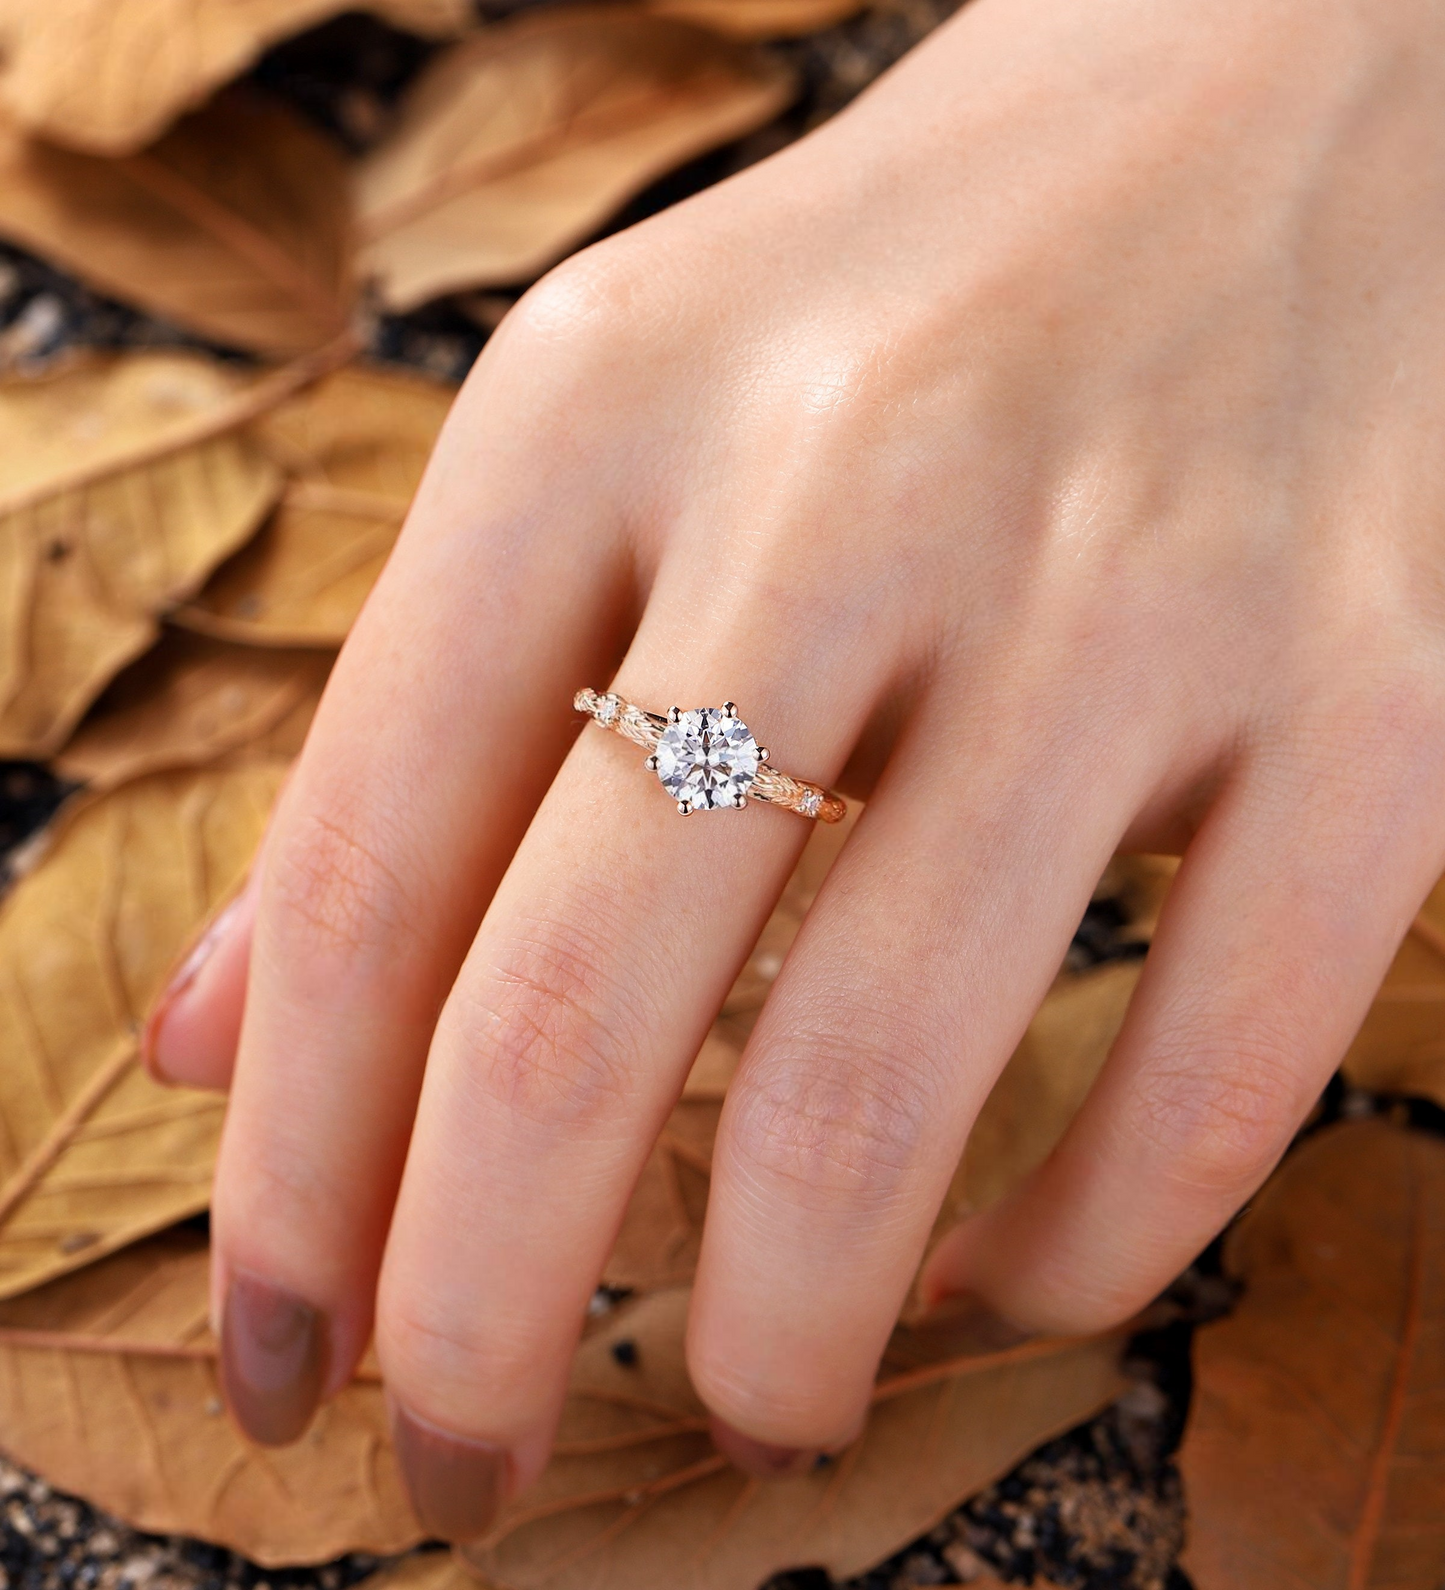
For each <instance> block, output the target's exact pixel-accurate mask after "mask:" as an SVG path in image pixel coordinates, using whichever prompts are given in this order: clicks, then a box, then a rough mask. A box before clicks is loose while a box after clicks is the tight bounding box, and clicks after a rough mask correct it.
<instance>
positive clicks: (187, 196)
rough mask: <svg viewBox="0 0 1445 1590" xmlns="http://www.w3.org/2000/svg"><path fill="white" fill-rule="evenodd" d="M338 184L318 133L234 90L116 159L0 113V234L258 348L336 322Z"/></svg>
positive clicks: (312, 341) (133, 298) (332, 332)
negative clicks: (35, 133)
mask: <svg viewBox="0 0 1445 1590" xmlns="http://www.w3.org/2000/svg"><path fill="white" fill-rule="evenodd" d="M153 53H154V54H157V55H159V54H163V53H165V52H163V51H160V50H157V51H155V52H153ZM346 185H347V174H346V166H345V162H344V160H343V159H342V156H341V154H340V152H339V151H338V150H337V149H336V148H335V147H334V146H333V145H332V144H330V143H329V142H328V141H327V140H326V139H325V138H324V137H323V136H322V135H321V134H320V133H317V132H315V131H313V130H312V129H311V128H310V127H308V126H307V125H306V124H305V123H304V122H302V121H301V120H300V119H299V118H297V117H296V116H294V115H293V114H292V113H291V112H289V111H287V110H285V109H283V108H282V107H281V106H280V105H278V104H271V103H268V102H266V101H263V100H260V99H258V98H254V97H251V96H248V95H246V94H243V93H242V92H241V91H239V90H234V91H231V92H229V93H227V94H225V95H224V96H222V97H221V98H220V99H218V100H216V101H215V102H214V103H213V104H211V105H209V106H207V107H206V108H205V109H204V110H202V111H199V112H197V113H196V114H195V115H194V116H189V117H187V118H186V119H185V120H184V121H182V122H179V123H178V124H177V125H176V126H175V127H174V128H173V129H172V130H171V131H170V132H169V133H167V134H166V136H165V137H164V138H163V139H162V140H161V141H160V142H159V143H158V144H156V145H155V146H154V147H153V148H151V149H148V150H146V151H145V152H144V153H142V154H136V155H128V156H126V157H124V158H122V159H119V160H103V159H100V158H98V157H97V156H94V155H83V154H77V153H75V152H74V151H73V150H68V149H58V148H56V147H54V146H53V145H50V144H42V143H40V142H38V141H33V140H29V139H27V138H25V137H24V136H23V135H22V134H21V133H20V132H18V131H17V130H16V129H15V128H14V127H11V126H8V125H4V124H0V235H3V236H4V237H6V238H9V239H10V240H11V241H12V242H15V243H19V244H21V245H22V246H23V247H25V248H28V249H32V250H34V252H36V253H37V254H40V255H43V256H44V257H45V258H46V259H48V260H51V261H52V262H54V263H55V264H58V265H61V266H63V267H64V268H65V269H67V270H69V271H73V272H74V273H75V275H77V276H79V277H80V278H81V280H83V281H85V282H88V283H90V285H91V286H93V287H97V288H99V289H100V290H101V291H102V292H105V293H109V294H111V295H112V296H113V297H116V298H119V299H121V300H122V301H123V302H125V303H129V304H134V305H136V306H138V307H139V308H141V309H144V310H147V311H149V312H150V313H151V314H153V315H159V316H160V317H161V318H162V319H163V320H170V321H173V322H174V323H175V324H176V325H178V326H184V327H186V328H187V329H189V330H191V331H195V332H198V333H199V334H200V335H201V336H203V337H206V338H208V339H209V340H211V341H213V342H221V343H226V344H229V345H231V346H233V347H237V348H250V349H254V350H255V351H257V352H261V353H270V354H292V353H297V352H300V351H302V350H304V349H309V348H316V347H319V346H321V345H322V344H324V343H327V342H330V341H332V340H333V339H334V338H336V337H338V336H339V335H341V334H342V333H343V332H344V331H345V329H346V326H347V322H348V319H349V316H350V311H351V304H352V296H353V295H352V287H351V280H350V274H349V270H350V267H349V253H350V235H349V234H350V217H349V213H348V203H347V197H346Z"/></svg>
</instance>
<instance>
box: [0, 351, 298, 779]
mask: <svg viewBox="0 0 1445 1590" xmlns="http://www.w3.org/2000/svg"><path fill="white" fill-rule="evenodd" d="M273 379H274V378H273ZM255 395H256V389H255V388H252V389H250V390H246V389H244V388H243V387H242V384H241V382H240V380H239V379H238V378H237V377H236V376H235V375H234V374H233V373H232V372H230V371H229V370H228V369H226V367H224V366H222V365H220V364H219V363H217V362H216V361H214V360H210V359H205V358H203V357H200V356H198V355H188V354H169V353H168V354H161V353H132V354H122V355H118V356H115V357H112V358H103V359H95V360H92V361H89V362H87V363H84V364H81V365H79V366H77V367H71V368H68V369H65V370H62V371H61V372H60V373H58V374H55V375H52V376H49V377H47V378H44V379H40V380H34V381H11V382H8V383H6V384H5V385H3V386H0V438H3V443H4V445H3V448H0V602H3V604H4V608H5V612H4V620H5V622H4V632H3V640H0V645H3V651H0V756H43V755H46V754H48V753H49V752H51V751H53V750H54V749H55V748H56V746H57V745H59V744H60V743H61V742H62V741H63V740H64V738H65V737H66V735H67V734H68V733H69V732H70V729H71V727H72V725H73V724H74V723H75V721H76V719H77V718H78V717H79V716H80V714H81V713H82V712H83V711H84V710H85V708H86V706H87V705H88V704H89V703H90V701H91V700H92V699H93V698H94V696H95V695H96V694H97V692H98V691H99V690H100V689H101V688H102V687H103V686H104V685H105V684H106V682H107V681H108V680H109V679H110V678H111V676H112V675H113V674H115V673H116V672H117V671H118V670H119V669H120V668H121V667H123V666H124V665H125V664H126V663H127V662H129V661H130V660H131V659H132V658H133V657H135V656H136V655H137V654H138V653H139V652H140V651H142V650H143V649H144V648H145V647H146V646H148V645H149V644H150V643H151V641H152V640H153V639H154V638H155V635H156V632H157V623H156V615H157V614H158V613H160V612H161V611H162V610H163V609H164V608H165V607H167V606H169V605H170V604H171V603H172V602H175V601H177V600H179V599H180V598H181V597H183V596H186V595H188V594H189V593H190V592H191V591H193V590H195V589H196V587H197V586H199V585H200V584H201V582H202V581H203V580H204V579H205V577H206V576H207V575H208V574H209V573H210V571H211V570H212V568H214V567H215V565H216V564H217V563H219V562H220V561H221V559H223V558H224V557H225V556H226V555H227V554H228V553H230V552H232V551H234V550H235V548H236V547H237V546H239V545H240V544H241V543H242V542H243V541H245V540H246V539H247V537H249V536H250V535H252V534H253V533H254V531H255V529H256V527H257V525H258V524H259V523H260V522H261V520H262V518H263V517H264V516H265V514H266V512H267V510H268V509H269V508H270V506H271V504H272V503H273V502H274V501H275V500H276V497H277V495H278V494H279V492H280V489H281V473H280V470H279V469H278V468H277V466H276V465H275V464H274V463H273V462H272V461H271V460H270V459H269V458H268V457H267V456H266V455H265V453H263V452H262V451H261V449H260V448H259V447H258V445H257V444H256V443H255V442H254V441H252V440H250V439H249V438H248V437H246V436H245V435H243V434H241V433H240V432H239V431H238V430H237V423H238V421H240V420H244V419H245V418H248V417H249V416H250V414H251V413H252V412H253V404H254V398H255Z"/></svg>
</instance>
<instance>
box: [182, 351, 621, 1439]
mask: <svg viewBox="0 0 1445 1590" xmlns="http://www.w3.org/2000/svg"><path fill="white" fill-rule="evenodd" d="M476 391H477V393H478V394H479V395H477V396H475V397H474V398H473V399H472V400H471V402H470V406H469V407H464V410H463V412H462V414H461V416H460V418H459V419H456V418H454V420H453V422H451V424H450V425H449V429H448V432H447V434H446V435H445V436H444V438H443V441H442V443H441V446H440V448H439V451H438V454H437V456H436V458H435V459H434V461H433V464H432V466H431V468H430V469H429V471H428V474H427V477H426V480H425V482H424V483H423V487H422V490H421V493H420V494H419V497H418V501H417V504H416V507H415V509H414V511H413V513H412V515H411V516H410V519H409V522H408V525H407V527H406V529H405V530H404V532H403V535H402V538H401V541H400V543H399V544H398V548H397V550H396V553H395V554H394V556H393V558H392V560H391V562H390V563H389V565H388V567H387V570H386V572H385V573H384V574H383V577H382V579H381V581H380V583H379V584H378V587H377V590H376V591H375V593H374V595H373V597H372V600H371V601H370V602H369V603H368V605H367V608H366V610H365V612H364V613H363V614H362V616H361V619H360V620H359V622H358V624H357V626H356V628H355V630H354V631H353V634H352V636H351V638H350V640H349V641H348V643H347V645H346V647H345V649H344V650H343V653H342V656H341V658H340V660H339V661H338V664H337V667H336V670H335V672H334V674H333V676H332V680H331V682H330V684H329V686H328V688H327V692H326V695H325V697H324V699H323V701H322V704H321V707H320V710H319V712H318V714H317V717H316V721H315V724H314V725H313V728H312V731H311V734H310V736H309V738H308V740H307V744H306V748H305V750H304V752H303V755H302V757H301V759H300V762H299V764H298V766H297V769H296V772H295V774H294V776H293V779H292V782H291V785H290V787H289V788H288V790H287V791H286V794H285V796H284V797H283V799H282V802H281V805H280V807H279V809H278V812H277V815H276V818H275V823H274V832H273V833H272V835H271V838H270V840H269V842H268V853H267V857H266V865H265V868H264V876H263V879H262V882H261V892H260V900H259V907H258V914H257V920H256V925H255V932H254V937H253V943H252V953H251V965H250V981H249V987H248V991H247V995H246V1000H245V1014H244V1021H243V1026H242V1033H241V1040H240V1047H239V1053H238V1056H237V1061H236V1070H235V1076H234V1079H233V1085H232V1093H231V1102H230V1108H229V1112H228V1117H227V1123H226V1129H225V1135H224V1140H223V1143H222V1148H221V1154H220V1161H219V1165H218V1169H217V1177H216V1191H215V1200H214V1229H215V1237H216V1255H217V1262H216V1264H215V1266H214V1277H213V1288H214V1292H213V1296H214V1298H215V1306H216V1311H217V1314H218V1317H219V1319H220V1322H221V1338H222V1371H223V1382H224V1385H225V1388H226V1393H227V1397H228V1401H229V1404H230V1407H231V1410H232V1412H233V1414H234V1415H235V1417H236V1418H237V1419H238V1420H239V1422H240V1423H241V1424H242V1426H243V1427H244V1428H245V1429H246V1430H247V1431H248V1432H249V1433H250V1434H251V1435H252V1436H253V1437H255V1438H256V1439H258V1440H263V1441H282V1440H287V1439H291V1438H294V1437H295V1436H296V1435H298V1434H299V1433H300V1432H301V1430H302V1429H304V1427H305V1425H306V1423H307V1422H308V1420H309V1418H310V1415H311V1413H312V1412H313V1411H314V1408H315V1405H316V1401H317V1399H318V1397H319V1396H321V1395H322V1394H324V1392H325V1391H326V1390H327V1389H328V1388H334V1387H336V1386H337V1385H339V1384H340V1383H341V1382H342V1381H343V1380H344V1379H345V1378H346V1376H347V1375H348V1374H349V1372H350V1369H351V1367H352V1365H353V1364H354V1363H355V1361H356V1360H357V1358H358V1357H359V1355H360V1353H361V1352H362V1350H363V1348H364V1346H365V1343H366V1341H367V1339H368V1337H369V1335H370V1328H371V1315H372V1299H373V1296H374V1290H375V1279H376V1273H377V1270H378V1268H379V1264H380V1255H381V1249H382V1245H383V1242H384V1238H385V1232H386V1227H387V1222H388V1219H389V1215H390V1210H391V1204H392V1200H393V1198H394V1195H395V1190H396V1186H397V1183H398V1181H399V1179H400V1174H401V1165H402V1162H403V1159H404V1156H405V1150H406V1142H407V1137H408V1133H409V1130H410V1124H411V1117H412V1112H413V1108H414V1104H415V1098H416V1094H417V1090H418V1087H419V1084H420V1074H421V1069H422V1066H423V1064H424V1061H425V1055H426V1049H427V1044H428V1041H429V1039H430V1035H431V1031H432V1028H433V1026H434V1023H435V1018H436V1012H437V1011H438V1010H439V1008H440V1007H441V1004H442V1001H443V999H444V997H445V994H446V990H447V988H448V987H449V985H450V983H451V980H452V977H453V975H454V973H455V970H456V967H457V966H458V965H459V964H460V962H461V958H462V955H463V954H464V952H465V948H466V944H467V942H468V940H469V938H470V936H471V934H472V932H473V930H474V928H475V925H476V923H477V921H478V920H479V919H480V917H481V914H482V912H483V910H484V908H485V904H486V901H487V899H488V898H489V896H490V894H491V892H492V890H493V888H494V887H495V885H496V881H497V879H498V878H499V877H500V876H501V873H502V872H503V870H504V868H505V865H506V862H507V859H508V858H509V857H510V855H511V853H512V850H513V849H514V847H515V845H516V843H517V840H518V839H519V837H520V835H521V833H522V832H523V830H524V829H525V826H526V823H527V821H528V819H529V818H530V816H531V813H532V811H533V810H534V808H535V804H536V801H537V800H538V799H539V798H540V796H541V793H542V791H543V790H544V789H545V787H546V784H547V782H548V780H549V779H550V778H551V776H552V774H553V772H554V771H555V768H556V766H557V765H558V764H559V763H560V761H561V759H562V757H563V755H564V753H565V750H566V747H567V745H568V744H570V742H571V739H572V737H573V735H574V734H575V724H574V721H573V719H572V715H571V712H570V710H569V709H570V696H571V691H572V689H573V688H574V686H575V683H576V680H577V679H578V677H579V676H583V677H585V675H586V673H587V672H589V671H593V670H595V669H596V667H597V666H598V665H599V664H600V663H602V662H604V661H605V659H606V658H608V657H609V656H615V655H616V650H617V646H618V640H619V637H620V633H621V627H622V624H623V622H624V620H625V605H626V604H625V601H624V597H625V596H626V594H627V593H626V586H625V583H624V565H623V562H622V559H621V554H620V551H619V537H618V536H616V535H615V534H612V533H611V532H610V531H609V528H608V525H609V522H615V519H612V518H611V517H610V516H611V515H612V509H611V508H610V507H609V506H608V499H607V498H606V495H605V487H606V482H605V479H604V478H603V477H602V476H601V474H600V473H599V472H595V471H594V472H592V473H590V474H588V473H586V472H582V471H574V472H559V471H554V472H553V474H552V476H551V479H550V481H549V487H548V492H547V499H546V508H547V517H546V520H545V522H542V521H540V520H539V517H538V509H537V499H536V484H535V483H536V479H537V470H536V468H535V459H533V458H531V457H530V456H529V457H527V458H523V459H520V460H519V459H516V458H511V457H509V456H507V454H506V452H505V448H504V446H503V444H501V443H497V444H494V445H489V444H488V443H487V441H486V439H487V438H490V437H493V436H497V435H499V434H502V435H506V436H511V435H514V434H516V430H517V427H516V426H515V425H511V424H509V425H508V426H506V427H503V426H502V424H501V419H500V416H499V415H498V413H497V412H496V410H497V408H498V407H499V406H500V407H501V408H502V409H504V410H506V411H508V412H507V418H508V420H509V421H511V420H514V419H515V404H514V403H513V402H511V401H510V399H511V398H512V397H513V396H514V394H510V393H500V394H499V393H498V392H495V391H492V390H491V389H489V387H488V385H487V382H486V381H485V380H484V381H483V382H482V383H481V386H480V388H478V389H476ZM503 398H506V399H508V400H509V401H507V402H503ZM521 429H523V430H527V431H528V434H529V444H528V445H529V446H534V447H540V448H541V451H542V453H543V454H544V455H546V456H550V457H555V450H552V451H550V452H549V445H550V444H548V443H546V442H545V440H543V441H540V442H539V440H538V435H537V432H536V430H535V429H531V428H528V427H525V426H524V427H521ZM477 438H482V439H483V440H481V441H478V440H477ZM479 481H480V482H483V483H484V485H485V489H484V490H479V488H478V482H479Z"/></svg>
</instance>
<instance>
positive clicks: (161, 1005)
mask: <svg viewBox="0 0 1445 1590" xmlns="http://www.w3.org/2000/svg"><path fill="white" fill-rule="evenodd" d="M260 884H261V872H260V869H259V867H257V868H253V869H252V871H251V874H250V876H249V877H248V878H247V879H246V882H245V884H244V885H243V886H242V888H241V890H240V892H239V893H238V894H237V895H236V896H235V898H234V899H232V900H229V901H228V902H227V903H226V905H225V906H224V907H222V909H221V910H220V911H218V912H217V913H216V915H215V916H214V917H213V918H212V920H211V921H210V922H208V923H207V924H206V925H205V927H204V928H202V930H201V932H200V934H199V936H198V937H197V939H196V941H195V943H194V944H193V945H192V946H191V947H190V949H188V950H187V951H186V952H185V954H184V955H183V956H182V957H181V959H180V962H179V965H178V966H177V969H176V971H175V972H174V973H173V974H172V976H171V979H170V982H169V983H168V984H167V986H166V990H165V992H164V993H163V994H162V995H161V997H160V999H159V1000H158V1001H157V1002H156V1006H155V1008H154V1009H153V1010H152V1011H151V1013H150V1015H149V1017H148V1018H147V1020H146V1024H145V1030H144V1031H143V1032H142V1034H141V1059H142V1060H143V1061H144V1063H145V1067H146V1070H147V1071H148V1072H149V1073H150V1074H151V1076H152V1077H153V1078H154V1079H155V1081H157V1082H162V1083H165V1084H167V1085H168V1086H171V1087H183V1088H211V1089H215V1090H217V1091H219V1092H222V1093H224V1092H225V1090H226V1089H227V1088H229V1087H230V1085H231V1071H232V1068H233V1067H234V1065H235V1061H236V1046H237V1044H238V1043H239V1042H240V1038H241V1016H242V1013H243V1012H244V1010H245V1007H246V972H247V968H248V967H249V966H250V962H251V934H252V932H253V930H254V928H255V925H256V902H257V898H258V897H259V895H260Z"/></svg>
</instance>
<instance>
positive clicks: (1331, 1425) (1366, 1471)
mask: <svg viewBox="0 0 1445 1590" xmlns="http://www.w3.org/2000/svg"><path fill="white" fill-rule="evenodd" d="M1225 1257H1226V1265H1227V1268H1228V1270H1229V1271H1230V1273H1231V1274H1233V1275H1235V1276H1236V1277H1238V1278H1239V1279H1240V1280H1241V1281H1243V1283H1244V1287H1245V1292H1244V1297H1243V1300H1242V1301H1241V1302H1240V1304H1239V1306H1238V1307H1237V1308H1236V1310H1235V1312H1234V1314H1233V1315H1231V1316H1230V1317H1229V1318H1228V1319H1224V1320H1221V1321H1219V1322H1218V1323H1217V1324H1214V1325H1207V1326H1205V1327H1204V1328H1203V1329H1201V1331H1200V1332H1199V1334H1198V1337H1197V1339H1196V1344H1195V1371H1194V1376H1195V1380H1194V1386H1195V1389H1194V1403H1193V1407H1192V1410H1191V1413H1190V1418H1189V1426H1188V1429H1187V1431H1186V1433H1185V1440H1184V1446H1183V1450H1182V1453H1181V1457H1180V1466H1181V1468H1182V1469H1183V1472H1184V1482H1185V1494H1186V1498H1187V1500H1188V1504H1189V1512H1190V1526H1189V1544H1188V1549H1187V1551H1186V1553H1185V1558H1184V1564H1185V1567H1186V1568H1187V1569H1188V1571H1189V1573H1190V1575H1191V1576H1192V1578H1193V1580H1194V1582H1195V1584H1196V1585H1197V1586H1198V1587H1199V1590H1280V1587H1281V1586H1284V1585H1300V1586H1305V1585H1308V1586H1310V1587H1311V1590H1439V1585H1440V1573H1441V1567H1442V1564H1445V1397H1442V1388H1445V1143H1441V1142H1440V1141H1439V1140H1438V1139H1435V1138H1432V1137H1429V1136H1426V1135H1425V1134H1424V1133H1419V1132H1408V1131H1404V1130H1402V1129H1400V1128H1397V1127H1394V1126H1390V1125H1387V1124H1385V1123H1384V1122H1382V1121H1368V1122H1361V1123H1359V1124H1357V1125H1350V1126H1342V1127H1334V1128H1331V1129H1329V1130H1327V1131H1324V1132H1321V1133H1320V1134H1319V1135H1318V1136H1316V1137H1314V1138H1312V1139H1310V1140H1309V1141H1307V1142H1306V1143H1305V1144H1304V1145H1303V1146H1302V1147H1301V1148H1300V1149H1298V1150H1297V1151H1296V1152H1295V1153H1294V1154H1292V1155H1291V1156H1290V1157H1289V1158H1288V1159H1287V1160H1286V1161H1285V1162H1284V1165H1283V1166H1282V1167H1281V1169H1280V1170H1279V1171H1278V1172H1277V1173H1276V1175H1275V1177H1274V1179H1273V1180H1272V1181H1271V1182H1270V1183H1269V1184H1268V1185H1267V1186H1266V1187H1265V1189H1264V1191H1263V1192H1262V1193H1261V1194H1260V1195H1259V1198H1258V1199H1257V1200H1256V1202H1255V1204H1254V1207H1253V1208H1252V1209H1251V1210H1250V1212H1249V1213H1248V1214H1247V1215H1246V1216H1245V1218H1244V1220H1243V1221H1242V1222H1241V1223H1240V1225H1239V1226H1238V1227H1237V1228H1236V1229H1235V1231H1234V1232H1233V1233H1232V1234H1231V1236H1230V1238H1229V1241H1228V1243H1227V1246H1226V1251H1225Z"/></svg>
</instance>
